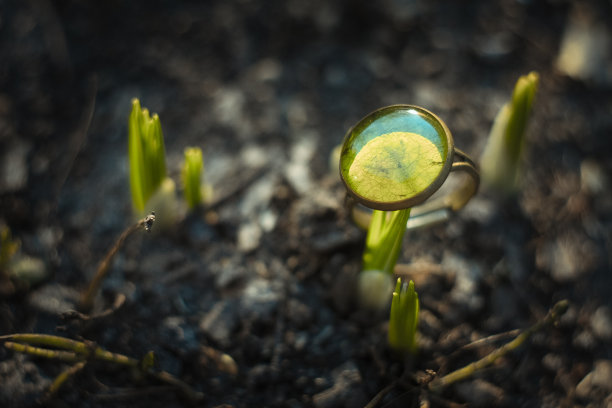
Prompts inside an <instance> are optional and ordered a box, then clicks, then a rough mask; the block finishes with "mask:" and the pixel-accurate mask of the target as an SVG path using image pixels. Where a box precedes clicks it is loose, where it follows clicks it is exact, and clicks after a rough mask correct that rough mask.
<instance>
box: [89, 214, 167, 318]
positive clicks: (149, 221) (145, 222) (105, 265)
mask: <svg viewBox="0 0 612 408" xmlns="http://www.w3.org/2000/svg"><path fill="white" fill-rule="evenodd" d="M154 221H155V213H154V212H152V213H151V214H149V215H147V216H146V217H144V218H143V219H141V220H140V221H138V222H137V223H136V224H133V225H131V226H129V227H128V228H126V229H125V231H123V233H122V234H121V235H120V236H119V239H117V241H116V242H115V245H113V247H112V248H111V249H110V250H109V251H108V252H107V254H106V256H105V257H104V259H102V261H101V262H100V264H99V265H98V270H97V271H96V274H95V275H94V278H93V279H92V281H91V283H90V284H89V287H88V288H87V290H86V291H85V292H83V294H82V295H81V300H80V301H79V309H80V310H82V311H84V312H89V311H90V310H91V309H92V307H93V303H94V299H95V297H96V294H97V293H98V290H99V289H100V285H101V284H102V281H103V280H104V278H105V277H106V274H107V273H108V269H109V267H110V265H111V262H112V260H113V258H114V257H115V254H116V253H117V251H119V249H121V247H122V246H123V244H124V242H125V240H126V239H127V238H128V237H129V236H130V235H132V234H133V233H134V232H136V231H138V230H139V229H141V228H144V229H145V230H146V231H150V230H151V226H152V225H153V222H154Z"/></svg>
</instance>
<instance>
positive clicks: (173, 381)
mask: <svg viewBox="0 0 612 408" xmlns="http://www.w3.org/2000/svg"><path fill="white" fill-rule="evenodd" d="M0 341H3V342H4V346H5V347H6V348H8V349H11V350H14V351H17V352H20V353H25V354H30V355H33V356H36V357H43V358H49V359H54V360H61V361H64V362H69V363H77V364H76V365H74V366H72V367H71V369H68V370H66V371H64V372H62V373H61V374H60V375H59V376H58V377H57V378H56V379H55V381H54V382H53V384H52V385H51V387H50V388H49V393H50V394H53V393H56V392H57V390H59V388H60V387H61V386H62V385H63V384H64V383H65V382H66V380H68V378H70V376H71V375H73V374H74V373H76V372H78V371H80V370H81V369H82V368H83V367H84V365H83V367H81V366H79V363H83V364H85V363H86V362H87V361H88V360H90V359H96V360H102V361H106V362H109V363H112V364H118V365H123V366H127V367H131V368H136V369H138V370H139V371H140V372H142V373H143V374H145V375H147V376H150V377H153V378H155V379H157V380H159V381H161V382H164V383H166V384H169V385H172V386H173V387H175V388H177V389H178V390H179V391H180V392H181V393H182V394H183V395H185V396H186V397H187V398H189V399H190V400H192V401H200V400H202V398H203V397H204V395H203V394H202V393H200V392H197V391H194V390H192V389H191V387H190V386H189V385H188V384H187V383H185V382H183V381H181V380H180V379H178V378H176V377H174V376H173V375H172V374H170V373H168V372H166V371H156V370H154V369H153V368H152V365H153V364H152V360H153V359H154V357H153V355H152V354H153V353H152V352H149V353H147V355H146V356H145V357H144V358H143V359H142V360H137V359H135V358H131V357H128V356H125V355H123V354H118V353H112V352H110V351H107V350H104V349H103V348H101V347H97V346H95V344H94V343H87V342H81V341H76V340H72V339H67V338H64V337H60V336H53V335H50V334H28V333H24V334H9V335H6V336H0ZM22 343H26V344H22ZM32 344H34V345H43V346H51V347H55V348H59V349H61V350H52V349H46V348H42V347H35V346H33V345H32ZM68 350H69V351H68ZM73 370H74V372H72V371H73Z"/></svg>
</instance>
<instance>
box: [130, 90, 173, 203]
mask: <svg viewBox="0 0 612 408" xmlns="http://www.w3.org/2000/svg"><path fill="white" fill-rule="evenodd" d="M128 155H129V161H130V188H131V190H132V203H133V205H134V209H135V210H136V211H137V212H138V213H142V212H143V211H144V209H145V204H146V203H147V201H148V199H149V198H150V197H151V195H153V193H154V192H155V190H157V188H158V187H159V186H160V184H161V182H162V180H163V179H164V178H165V177H166V149H165V146H164V136H163V133H162V129H161V123H160V121H159V116H157V114H154V115H153V117H151V116H150V115H149V111H148V110H147V109H141V107H140V101H139V100H138V99H133V100H132V112H131V114H130V119H129V123H128Z"/></svg>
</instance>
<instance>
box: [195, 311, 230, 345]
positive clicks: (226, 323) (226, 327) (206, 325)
mask: <svg viewBox="0 0 612 408" xmlns="http://www.w3.org/2000/svg"><path fill="white" fill-rule="evenodd" d="M239 324H240V316H239V315H238V309H237V307H236V304H235V302H233V301H231V300H224V301H221V302H219V303H217V304H216V305H215V306H214V307H213V308H212V310H211V311H210V312H208V313H207V314H206V315H204V317H203V318H202V319H201V320H200V325H199V327H200V331H201V332H202V333H204V334H205V335H206V336H207V337H209V338H210V339H212V340H213V341H215V342H216V343H217V344H219V346H221V347H222V348H227V347H229V345H230V344H231V341H232V334H233V333H234V331H235V330H236V329H237V328H238V326H239Z"/></svg>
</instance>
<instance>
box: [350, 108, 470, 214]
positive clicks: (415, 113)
mask: <svg viewBox="0 0 612 408" xmlns="http://www.w3.org/2000/svg"><path fill="white" fill-rule="evenodd" d="M454 170H459V171H464V172H466V173H467V174H468V175H469V176H470V177H469V178H468V180H467V182H466V183H464V185H462V186H460V187H458V188H457V189H456V191H455V192H452V193H450V194H448V195H447V196H446V197H443V198H442V200H435V201H436V203H435V204H434V203H431V204H434V205H433V206H432V205H430V203H427V204H426V205H425V206H427V208H428V210H427V211H426V212H428V213H429V212H432V211H437V210H440V209H447V210H450V211H455V210H457V209H459V208H461V207H463V206H464V205H465V204H466V203H467V202H468V201H469V199H470V198H471V197H472V196H473V195H474V194H475V193H476V191H477V189H478V184H479V181H480V177H479V173H478V170H477V168H476V166H475V164H474V162H473V161H472V160H471V159H470V158H469V157H468V156H467V155H466V154H464V153H463V152H461V151H460V150H458V149H456V148H455V146H454V142H453V137H452V135H451V132H450V130H449V129H448V127H447V126H446V125H445V124H444V122H443V121H442V120H441V119H440V118H438V116H436V115H435V114H433V113H432V112H430V111H428V110H427V109H424V108H421V107H419V106H415V105H391V106H387V107H383V108H380V109H377V110H375V111H374V112H372V113H370V114H368V115H367V116H365V117H364V118H363V119H361V120H360V121H359V122H358V123H357V124H356V125H355V126H353V127H352V128H351V129H349V131H348V132H347V134H346V135H345V137H344V142H343V145H342V150H341V153H340V176H341V179H342V181H343V183H344V185H345V186H346V188H347V191H348V193H349V194H350V196H351V197H352V198H353V199H354V200H355V201H356V202H358V203H360V204H362V205H364V206H366V207H368V208H371V209H375V210H384V211H394V210H401V209H406V208H412V207H416V206H419V205H421V204H423V203H424V202H425V200H427V199H428V198H429V197H430V196H431V195H432V194H434V193H435V192H436V191H437V190H438V189H439V188H440V187H441V186H442V184H444V182H445V181H446V179H447V177H448V175H449V173H450V172H451V171H454ZM415 210H417V209H416V208H415ZM417 213H419V211H416V212H415V211H413V214H414V215H416V214H417ZM420 213H424V211H420Z"/></svg>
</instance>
